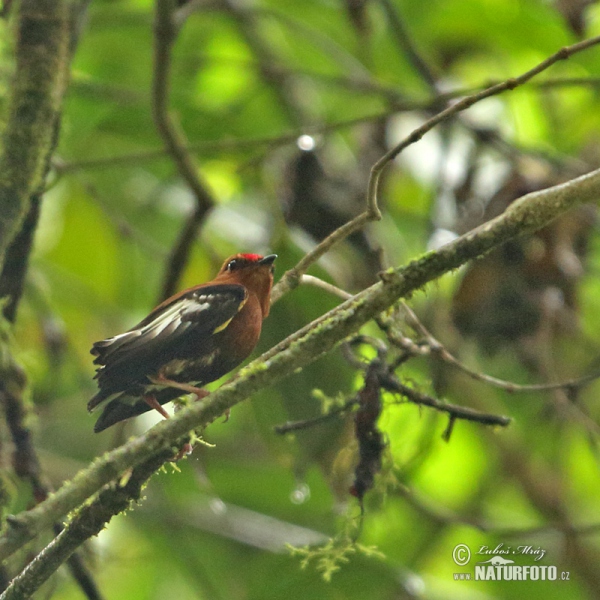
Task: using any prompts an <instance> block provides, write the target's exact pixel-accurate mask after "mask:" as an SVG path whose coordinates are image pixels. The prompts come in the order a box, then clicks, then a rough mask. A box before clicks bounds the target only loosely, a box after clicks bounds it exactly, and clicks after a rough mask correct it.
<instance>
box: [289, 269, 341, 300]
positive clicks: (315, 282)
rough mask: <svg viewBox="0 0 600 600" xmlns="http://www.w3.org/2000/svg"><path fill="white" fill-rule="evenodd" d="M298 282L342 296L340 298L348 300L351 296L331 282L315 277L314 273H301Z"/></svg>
mask: <svg viewBox="0 0 600 600" xmlns="http://www.w3.org/2000/svg"><path fill="white" fill-rule="evenodd" d="M300 283H301V284H305V285H311V286H313V287H318V288H320V289H322V290H325V291H326V292H329V293H330V294H333V295H334V296H337V297H338V298H342V300H348V299H349V298H352V294H350V293H349V292H346V291H345V290H343V289H341V288H339V287H337V286H336V285H333V284H332V283H328V282H327V281H323V280H322V279H319V277H315V276H314V275H302V276H301V277H300Z"/></svg>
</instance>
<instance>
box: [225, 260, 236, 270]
mask: <svg viewBox="0 0 600 600" xmlns="http://www.w3.org/2000/svg"><path fill="white" fill-rule="evenodd" d="M237 262H238V261H237V260H236V259H235V258H234V259H233V260H230V261H229V262H228V263H227V270H228V271H234V270H235V269H236V268H237Z"/></svg>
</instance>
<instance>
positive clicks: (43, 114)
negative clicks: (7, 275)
mask: <svg viewBox="0 0 600 600" xmlns="http://www.w3.org/2000/svg"><path fill="white" fill-rule="evenodd" d="M70 19H71V2H69V1H68V0H22V1H21V7H20V10H19V22H18V32H17V46H16V60H17V64H16V71H15V79H14V82H13V85H12V87H11V90H12V95H11V98H10V103H9V113H8V120H7V124H6V128H5V130H4V136H3V137H4V139H3V145H2V147H3V150H2V155H1V156H0V265H1V264H2V263H3V260H4V254H5V252H6V249H7V247H8V245H9V244H10V242H11V241H12V239H13V238H14V236H15V235H16V234H17V232H18V231H19V228H20V226H21V223H22V221H23V219H24V218H25V215H26V214H27V211H28V209H29V198H30V197H31V195H32V194H33V193H34V192H35V191H37V190H38V189H40V188H41V185H42V182H43V178H44V173H45V169H46V165H47V163H48V156H49V153H50V151H51V149H52V147H53V141H54V135H55V124H56V122H57V115H58V114H59V113H60V109H61V106H62V100H63V96H64V92H65V89H66V86H67V78H68V72H69V69H68V64H69V59H70V40H71V36H70V30H69V28H70Z"/></svg>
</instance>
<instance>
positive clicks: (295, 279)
mask: <svg viewBox="0 0 600 600" xmlns="http://www.w3.org/2000/svg"><path fill="white" fill-rule="evenodd" d="M599 43H600V36H596V37H594V38H590V39H588V40H583V41H582V42H579V43H577V44H573V45H572V46H565V47H564V48H561V49H560V50H559V51H558V52H556V53H555V54H553V55H552V56H550V57H549V58H547V59H546V60H543V61H542V62H541V63H539V64H538V65H536V66H535V67H533V68H532V69H530V70H529V71H526V72H525V73H523V74H522V75H520V76H519V77H514V78H511V79H507V80H506V81H503V82H502V83H498V84H495V85H492V86H490V87H488V88H486V89H484V90H482V91H480V92H478V93H476V94H472V95H470V96H465V97H464V98H462V99H461V100H459V101H457V102H456V103H455V104H453V105H452V106H449V107H448V108H446V109H445V110H443V111H441V112H440V113H438V114H437V115H435V116H434V117H432V118H431V119H428V120H427V121H425V123H423V125H421V126H420V127H418V128H417V129H415V130H414V131H413V132H412V133H411V134H410V135H409V136H408V137H407V138H405V139H404V140H403V141H402V142H400V143H399V144H397V145H396V146H394V147H393V148H392V149H391V150H389V152H387V153H386V154H384V155H383V156H382V157H381V158H380V159H379V160H378V161H377V162H376V163H375V164H374V165H373V167H372V169H371V177H370V178H369V185H368V190H367V201H366V203H367V206H366V209H365V211H364V212H363V213H361V214H360V215H358V216H357V217H355V218H354V219H352V221H349V222H348V223H346V224H345V225H343V226H342V227H340V228H339V229H337V230H336V231H334V232H333V233H332V234H331V235H329V236H328V237H326V238H325V239H324V240H323V241H322V242H321V243H320V244H318V245H317V246H316V247H315V248H314V249H313V250H311V251H310V252H309V253H307V254H306V255H305V256H304V257H303V258H302V260H300V262H299V263H298V264H297V265H296V266H295V267H293V268H292V269H290V270H289V271H287V272H285V273H284V274H283V277H282V278H281V279H280V281H279V282H278V283H277V285H276V286H275V287H274V288H273V293H272V295H271V298H272V302H277V300H279V298H281V296H283V295H284V294H286V293H287V292H289V291H291V290H293V289H294V288H296V287H297V286H298V285H299V284H300V280H301V277H302V275H304V273H306V271H307V270H308V268H309V267H310V266H311V265H312V264H314V263H315V262H316V261H317V260H319V258H321V256H323V255H324V254H325V253H326V252H328V251H329V250H330V249H331V248H332V247H333V246H334V245H336V244H337V243H339V242H341V241H342V240H344V239H346V238H347V237H348V236H349V235H351V234H352V233H354V232H355V231H358V230H359V229H361V228H362V227H364V226H365V225H366V224H367V223H368V222H369V221H376V220H379V219H380V218H381V213H380V211H379V207H378V199H377V198H378V194H379V182H380V180H381V175H382V173H383V171H384V169H385V168H386V167H387V166H388V164H389V163H390V162H391V161H393V160H394V159H395V158H396V157H397V156H398V155H399V154H400V153H401V152H402V151H403V150H405V149H406V148H408V146H411V145H412V144H414V143H416V142H418V141H419V140H420V139H421V138H422V137H423V136H424V135H425V134H426V133H427V132H428V131H431V130H432V129H433V128H434V127H435V126H436V125H439V124H440V123H442V122H443V121H446V120H447V119H449V118H450V117H453V116H454V115H456V114H458V113H460V112H462V111H463V110H466V109H467V108H470V107H471V106H473V105H474V104H476V103H477V102H480V101H481V100H485V99H486V98H490V97H491V96H496V95H498V94H501V93H502V92H505V91H507V90H514V89H515V88H516V87H518V86H520V85H523V84H524V83H526V82H528V81H529V80H530V79H531V78H533V77H535V76H536V75H538V74H539V73H542V72H543V71H545V70H546V69H548V68H549V67H551V66H552V65H553V64H554V63H556V62H558V61H560V60H565V59H567V58H569V57H570V56H572V55H573V54H576V53H577V52H581V51H583V50H586V49H588V48H590V47H591V46H595V45H597V44H599Z"/></svg>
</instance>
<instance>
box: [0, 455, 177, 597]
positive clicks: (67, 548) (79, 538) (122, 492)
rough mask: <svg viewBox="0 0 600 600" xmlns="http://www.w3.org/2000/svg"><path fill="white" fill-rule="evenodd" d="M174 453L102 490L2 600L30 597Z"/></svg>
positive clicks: (133, 499) (128, 502) (137, 494)
mask: <svg viewBox="0 0 600 600" xmlns="http://www.w3.org/2000/svg"><path fill="white" fill-rule="evenodd" d="M171 456H172V455H171V453H170V452H166V453H162V454H158V455H156V456H155V457H153V458H152V459H150V460H148V461H146V462H144V463H142V464H140V465H138V466H137V467H136V468H135V469H134V470H133V471H132V473H131V474H130V476H129V477H128V479H127V481H126V482H125V483H123V484H121V483H120V482H116V483H114V484H113V485H112V486H110V487H108V488H107V489H105V490H104V491H103V492H102V493H101V494H99V495H98V497H97V498H96V499H95V500H94V501H93V502H92V503H91V504H88V505H86V506H85V507H84V508H83V509H82V510H81V511H80V512H79V513H78V514H77V515H76V516H75V517H74V518H73V520H72V521H71V522H70V523H69V524H68V525H67V526H66V527H65V528H64V529H63V530H62V531H61V532H60V533H59V534H58V535H57V536H56V538H55V539H54V540H52V541H51V542H50V544H48V546H46V547H45V548H44V549H43V550H42V551H41V552H40V553H39V554H38V555H37V556H36V557H35V558H34V559H33V560H32V561H31V562H30V563H29V564H28V565H27V567H26V568H25V569H24V570H23V571H22V572H21V573H20V574H19V575H18V576H17V577H15V578H14V579H13V580H12V581H11V583H10V585H9V586H8V588H7V589H6V590H5V591H4V593H3V594H2V595H0V600H24V599H26V598H29V597H30V596H31V595H32V594H33V593H34V592H35V591H36V590H37V589H38V588H39V587H40V586H41V585H42V584H43V583H45V582H46V581H47V580H48V578H49V577H50V576H51V575H52V574H53V573H54V572H55V571H56V570H57V569H58V568H59V567H60V566H61V565H62V564H63V563H64V562H65V561H66V560H68V559H69V557H71V556H72V555H73V552H74V551H75V550H76V549H77V548H78V547H79V546H80V545H81V544H82V543H83V542H85V541H86V540H87V539H89V538H90V537H92V536H93V535H98V533H100V531H101V530H102V529H103V528H104V525H105V524H106V523H108V522H109V521H110V520H111V519H112V517H114V516H115V515H117V514H119V513H120V512H124V511H125V510H127V509H128V508H129V507H130V505H131V503H132V502H136V501H138V500H139V499H140V495H141V491H142V488H143V486H144V485H145V483H146V481H147V480H148V479H149V478H150V477H151V476H152V474H153V473H154V472H155V471H156V470H157V469H158V468H159V467H160V466H161V465H162V464H163V462H164V461H165V460H168V459H169V458H170V457H171Z"/></svg>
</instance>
